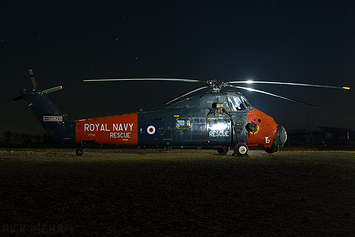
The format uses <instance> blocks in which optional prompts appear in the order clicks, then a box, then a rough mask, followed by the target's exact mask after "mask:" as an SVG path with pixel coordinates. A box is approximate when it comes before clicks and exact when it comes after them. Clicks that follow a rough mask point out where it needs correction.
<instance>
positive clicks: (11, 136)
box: [0, 131, 53, 145]
mask: <svg viewBox="0 0 355 237" xmlns="http://www.w3.org/2000/svg"><path fill="white" fill-rule="evenodd" d="M0 143H1V144H2V145H21V144H49V143H53V140H51V139H50V137H49V135H48V134H46V133H45V134H43V135H40V134H27V133H16V132H11V131H4V132H2V133H1V136H0Z"/></svg>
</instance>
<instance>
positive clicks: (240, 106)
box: [227, 95, 251, 111]
mask: <svg viewBox="0 0 355 237" xmlns="http://www.w3.org/2000/svg"><path fill="white" fill-rule="evenodd" d="M227 98H228V103H229V106H230V108H231V110H232V111H238V110H245V109H247V108H249V107H251V105H250V104H249V102H248V101H247V100H246V99H245V98H244V97H243V96H238V95H234V96H227Z"/></svg>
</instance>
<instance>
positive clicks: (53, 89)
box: [42, 86, 63, 94]
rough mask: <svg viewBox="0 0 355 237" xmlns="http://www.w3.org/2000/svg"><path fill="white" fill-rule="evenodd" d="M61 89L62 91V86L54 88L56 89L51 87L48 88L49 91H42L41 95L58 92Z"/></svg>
mask: <svg viewBox="0 0 355 237" xmlns="http://www.w3.org/2000/svg"><path fill="white" fill-rule="evenodd" d="M61 89H63V87H62V86H56V87H53V88H49V89H47V90H44V91H42V92H43V94H48V93H51V92H55V91H59V90H61Z"/></svg>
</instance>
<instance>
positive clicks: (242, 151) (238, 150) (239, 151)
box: [234, 143, 249, 156]
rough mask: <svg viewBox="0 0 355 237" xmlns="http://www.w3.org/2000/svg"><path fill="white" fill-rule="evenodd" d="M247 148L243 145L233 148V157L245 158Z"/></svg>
mask: <svg viewBox="0 0 355 237" xmlns="http://www.w3.org/2000/svg"><path fill="white" fill-rule="evenodd" d="M248 151H249V149H248V146H247V145H246V144H244V143H238V144H237V145H236V146H235V147H234V155H235V156H245V155H248Z"/></svg>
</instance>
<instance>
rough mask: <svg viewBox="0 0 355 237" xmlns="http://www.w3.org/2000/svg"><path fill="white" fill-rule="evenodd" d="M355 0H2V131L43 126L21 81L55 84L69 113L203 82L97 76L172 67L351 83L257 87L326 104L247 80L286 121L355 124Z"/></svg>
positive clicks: (110, 107)
mask: <svg viewBox="0 0 355 237" xmlns="http://www.w3.org/2000/svg"><path fill="white" fill-rule="evenodd" d="M354 14H355V2H354V1H246V0H245V1H220V0H219V1H133V0H130V1H62V0H61V1H51V0H50V1H6V3H2V4H1V15H0V19H1V23H0V24H1V31H0V32H1V34H0V50H1V54H0V55H1V63H0V67H1V82H2V89H3V92H2V93H1V95H0V96H1V104H0V105H1V111H2V112H1V116H0V132H2V131H4V130H10V131H12V132H18V133H39V134H43V133H44V132H45V131H44V129H43V128H42V127H41V126H40V124H39V122H38V121H37V120H36V118H35V116H34V115H33V114H32V112H31V111H30V109H29V108H28V107H27V105H26V103H25V101H24V100H21V101H18V102H16V103H12V102H11V99H12V98H13V97H17V96H19V90H20V89H21V88H27V89H31V88H32V84H31V80H30V77H29V75H28V69H30V68H32V69H33V71H34V75H35V78H36V82H37V88H38V89H47V88H50V87H53V86H57V85H62V86H63V90H62V91H60V92H54V93H52V94H48V98H49V99H50V100H52V101H53V103H54V104H55V105H56V106H57V108H58V109H59V110H60V111H61V112H63V113H66V114H68V118H69V119H70V120H77V119H82V118H90V117H99V116H107V115H115V114H124V113H131V112H137V111H139V110H140V109H142V110H143V111H145V110H154V109H162V108H163V107H164V106H163V103H164V102H166V101H168V100H169V99H171V98H173V97H175V96H177V95H180V94H182V93H184V92H185V91H188V90H191V89H193V88H196V87H197V86H199V85H196V84H195V83H184V82H181V83H179V82H157V81H154V82H103V83H88V82H85V83H84V82H82V80H83V79H90V78H127V77H129V78H130V77H171V78H193V79H202V80H205V79H206V80H207V79H218V80H224V81H234V80H249V79H253V80H265V81H284V82H298V83H311V84H326V85H337V86H350V87H352V88H353V89H352V90H350V91H346V90H334V89H319V88H307V87H290V86H280V85H274V86H271V85H254V86H253V88H255V89H260V90H264V91H268V92H271V93H275V94H279V95H282V96H286V97H290V98H293V99H296V100H301V101H304V102H307V103H310V104H315V105H319V106H320V108H318V109H314V108H311V107H307V106H304V105H300V104H296V103H292V102H289V101H284V100H281V99H278V98H273V97H270V96H267V95H263V94H258V93H255V92H249V91H241V92H242V93H243V95H244V96H246V97H247V99H248V100H249V102H250V103H251V104H252V105H253V106H254V107H256V108H257V109H259V110H261V111H263V112H265V113H266V114H268V115H270V116H272V117H273V118H274V119H275V121H276V122H277V123H278V124H281V125H283V126H284V127H285V128H286V129H298V128H299V129H303V128H305V129H308V115H307V114H308V113H311V114H312V116H311V126H312V130H314V129H316V128H318V127H320V126H332V127H342V128H351V129H355V124H354V122H355V108H354V103H355V95H354V89H355V87H354V85H353V84H354V73H355V69H354V68H355V15H354Z"/></svg>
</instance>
